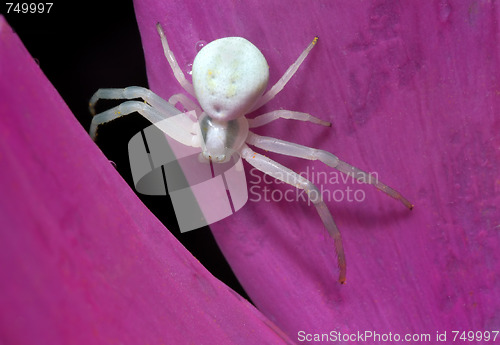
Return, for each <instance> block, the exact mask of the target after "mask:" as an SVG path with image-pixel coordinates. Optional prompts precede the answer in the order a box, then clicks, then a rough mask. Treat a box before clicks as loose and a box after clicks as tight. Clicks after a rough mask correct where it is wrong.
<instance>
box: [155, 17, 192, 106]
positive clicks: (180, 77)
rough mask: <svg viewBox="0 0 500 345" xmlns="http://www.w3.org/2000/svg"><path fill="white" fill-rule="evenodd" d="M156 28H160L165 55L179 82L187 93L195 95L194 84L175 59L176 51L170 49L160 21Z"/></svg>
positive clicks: (159, 32)
mask: <svg viewBox="0 0 500 345" xmlns="http://www.w3.org/2000/svg"><path fill="white" fill-rule="evenodd" d="M156 30H158V34H159V35H160V39H161V45H162V47H163V53H164V54H165V57H166V58H167V61H168V63H169V64H170V67H171V68H172V71H173V72H174V76H175V79H177V81H178V82H179V84H181V86H182V88H183V89H184V90H186V92H187V93H189V94H190V95H191V96H195V94H194V88H193V85H191V83H190V82H189V81H188V80H187V79H186V76H185V75H184V72H182V69H181V68H180V67H179V64H178V63H177V60H176V59H175V56H174V53H173V52H172V51H171V50H170V47H169V45H168V42H167V37H166V36H165V33H164V32H163V28H162V27H161V24H160V23H156Z"/></svg>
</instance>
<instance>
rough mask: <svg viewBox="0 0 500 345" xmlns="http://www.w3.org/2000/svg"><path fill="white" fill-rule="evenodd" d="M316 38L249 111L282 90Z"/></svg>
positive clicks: (316, 40)
mask: <svg viewBox="0 0 500 345" xmlns="http://www.w3.org/2000/svg"><path fill="white" fill-rule="evenodd" d="M318 39H319V37H318V36H316V37H314V39H313V40H312V42H311V43H310V44H309V45H308V46H307V48H306V49H305V50H304V51H303V52H302V54H300V55H299V57H298V58H297V60H296V61H295V62H294V63H293V64H292V65H291V66H290V67H288V69H287V70H286V72H285V73H284V74H283V76H282V77H281V78H280V80H278V81H277V82H276V84H274V85H273V87H272V88H271V89H270V90H269V91H267V92H266V93H265V94H264V95H262V97H261V98H260V99H259V101H257V103H256V104H255V106H254V107H253V108H252V110H251V111H250V112H252V111H254V110H257V109H259V108H260V107H262V106H263V105H264V104H266V103H267V102H269V101H270V100H272V99H273V98H274V97H275V96H276V95H277V94H278V93H279V92H280V91H281V90H283V88H284V87H285V85H286V84H287V83H288V81H289V80H290V78H292V77H293V75H294V74H295V73H296V72H297V70H298V69H299V67H300V65H301V64H302V63H303V62H304V60H305V58H306V57H307V55H309V52H310V51H311V50H312V49H313V48H314V46H315V45H316V43H317V42H318Z"/></svg>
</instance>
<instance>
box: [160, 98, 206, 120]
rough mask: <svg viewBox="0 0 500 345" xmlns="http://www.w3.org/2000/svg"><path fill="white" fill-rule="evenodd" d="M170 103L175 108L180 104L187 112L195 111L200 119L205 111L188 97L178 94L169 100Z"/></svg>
mask: <svg viewBox="0 0 500 345" xmlns="http://www.w3.org/2000/svg"><path fill="white" fill-rule="evenodd" d="M168 103H170V104H172V105H173V106H174V107H175V106H176V105H177V103H180V104H181V105H182V106H183V107H184V108H185V109H186V110H194V111H196V117H199V116H200V115H201V113H202V112H203V110H201V108H200V107H199V106H198V105H197V104H196V103H195V102H193V101H192V100H191V99H190V98H189V97H188V96H186V95H184V94H182V93H178V94H175V95H173V96H172V97H170V98H169V99H168Z"/></svg>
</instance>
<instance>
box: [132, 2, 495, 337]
mask: <svg viewBox="0 0 500 345" xmlns="http://www.w3.org/2000/svg"><path fill="white" fill-rule="evenodd" d="M135 6H136V14H137V19H138V23H139V28H140V30H141V35H142V38H143V44H144V50H145V54H146V62H147V68H148V77H149V82H150V86H151V88H152V89H153V90H154V91H156V92H158V93H159V94H160V95H162V96H163V97H166V98H168V97H169V96H170V95H172V94H174V93H178V92H181V91H182V90H181V88H180V87H179V85H178V83H177V82H176V80H175V79H174V77H173V75H172V73H171V71H170V68H169V66H168V64H167V62H166V61H165V59H164V57H163V53H162V50H161V45H160V42H159V38H158V35H157V33H156V31H155V23H156V22H158V21H160V22H161V23H162V25H163V27H164V30H165V32H166V35H167V37H168V38H169V41H170V45H171V48H172V49H173V51H174V53H175V55H176V57H177V59H178V60H179V62H180V65H181V66H187V65H188V64H189V63H190V62H192V60H193V58H194V56H195V54H196V50H195V48H194V45H195V43H196V42H197V41H199V40H206V41H211V40H213V39H216V38H220V37H225V36H243V37H245V38H247V39H249V40H250V41H252V42H253V43H254V44H255V45H256V46H257V47H259V48H260V49H261V50H262V52H263V53H264V55H265V56H266V58H267V59H268V63H269V66H270V71H271V84H272V83H274V82H275V81H276V80H278V78H279V77H280V76H281V75H282V74H283V73H284V71H285V70H286V69H287V67H288V66H289V65H290V64H291V63H292V62H293V61H294V60H295V59H296V58H297V56H298V55H299V54H300V52H301V51H302V50H303V49H304V48H305V47H306V46H307V44H308V43H309V42H310V41H311V39H312V38H313V37H314V36H315V35H319V37H320V40H319V43H318V44H317V46H316V47H315V48H314V50H313V51H312V53H311V55H310V57H308V59H307V61H306V62H305V64H304V65H303V66H302V67H301V68H300V70H299V71H298V73H297V75H296V76H294V77H293V79H292V80H291V81H290V83H289V84H288V85H287V86H286V88H285V89H284V90H283V91H282V93H280V94H279V95H278V96H277V97H276V99H275V100H273V101H271V102H270V103H269V104H268V105H267V106H266V107H264V108H262V109H261V110H260V111H259V112H265V111H266V110H267V111H270V110H275V109H280V108H284V109H290V110H296V111H304V112H309V113H311V114H313V115H315V116H318V117H321V118H322V119H324V120H329V121H331V122H332V123H333V127H332V128H322V127H318V126H314V125H310V124H303V123H294V122H293V121H285V120H282V121H277V122H275V123H273V124H271V125H268V126H267V127H265V128H263V129H262V130H259V131H258V133H260V134H266V135H271V136H275V137H278V138H281V139H288V140H291V141H294V142H298V143H301V144H304V145H308V146H313V147H317V148H321V149H325V150H328V151H332V152H334V153H335V154H337V155H338V156H339V157H340V158H341V159H344V160H346V161H347V162H349V163H352V164H353V165H355V166H357V167H359V168H361V169H364V170H367V171H370V172H376V173H377V174H378V176H379V178H380V179H381V180H382V181H384V182H386V183H388V184H389V185H391V186H393V187H394V188H396V189H397V190H399V191H401V192H402V193H403V194H405V195H406V196H407V197H408V198H409V199H410V200H411V201H412V202H413V203H414V204H415V209H414V211H413V212H409V211H408V210H406V209H405V208H404V207H403V206H402V205H400V204H398V203H397V202H395V201H394V200H392V199H390V198H389V197H387V196H385V195H384V194H383V193H380V192H377V191H376V190H374V189H373V188H370V187H369V186H362V185H358V184H357V183H354V184H353V183H350V184H348V186H350V188H351V189H353V190H361V191H363V192H364V193H365V199H364V200H363V201H362V202H355V201H353V202H349V201H347V200H346V199H347V191H346V189H345V188H346V186H345V185H344V184H342V183H324V181H322V183H318V184H319V185H322V186H323V188H324V189H325V190H326V192H325V193H327V194H329V195H330V196H332V198H333V197H335V196H337V199H340V196H341V195H342V194H340V192H337V194H336V195H335V194H333V193H334V192H335V191H336V190H340V191H343V192H344V199H343V200H341V201H339V202H336V201H335V200H331V201H329V202H328V203H327V204H328V206H329V208H330V209H331V211H332V213H333V215H334V218H335V220H336V222H337V224H338V226H339V228H340V230H341V232H342V234H343V239H344V245H345V251H346V255H347V264H348V276H347V284H346V285H345V286H340V285H339V284H338V283H337V282H336V280H337V275H338V272H337V269H336V257H335V254H334V251H333V244H332V241H331V240H330V239H325V236H326V235H325V230H324V228H323V226H322V224H321V222H320V220H319V217H318V216H317V214H316V212H315V210H314V209H313V207H312V206H308V205H307V202H304V201H298V202H296V201H295V200H294V201H293V202H287V201H285V200H281V201H280V202H272V201H271V202H266V201H264V200H260V201H259V202H252V201H249V202H248V203H247V205H246V206H245V207H244V208H243V209H242V210H241V211H239V212H238V213H237V214H235V215H234V216H232V217H230V218H228V219H226V220H224V221H221V222H219V223H216V224H214V225H212V226H211V229H212V231H213V233H214V235H215V237H216V239H217V241H218V243H219V245H220V247H221V249H222V250H223V252H224V255H225V256H226V258H227V259H228V261H229V262H230V264H231V266H232V268H233V270H234V271H235V273H236V275H237V276H238V279H239V280H240V282H241V283H242V285H243V286H244V288H245V290H246V291H247V293H248V294H249V295H250V297H251V298H252V300H253V301H254V303H255V304H256V305H257V307H258V308H259V309H260V310H261V311H262V312H263V313H264V314H265V315H267V316H268V317H269V318H270V319H271V320H273V321H274V322H276V324H277V325H278V326H279V327H280V328H281V329H283V330H284V331H285V332H286V333H287V334H288V335H289V336H290V337H292V338H296V339H297V336H298V332H299V331H300V330H302V331H305V332H308V333H327V332H329V331H331V330H336V331H341V332H348V333H351V332H356V331H360V332H364V331H366V330H373V331H376V332H379V333H388V332H392V333H393V334H394V333H399V334H400V335H402V336H403V335H404V334H406V333H428V334H430V335H431V336H432V337H433V338H432V339H435V336H436V332H437V331H438V332H444V331H448V337H447V341H448V342H451V341H452V337H453V334H451V331H452V330H497V329H498V328H499V327H500V260H499V259H500V250H499V248H500V236H499V229H500V212H499V209H498V205H500V193H499V191H500V177H499V176H500V175H499V163H498V162H499V158H500V154H499V150H500V121H499V120H498V114H499V113H500V96H499V95H500V85H499V84H500V83H499V75H500V74H499V64H500V61H499V54H500V51H499V50H498V47H499V42H498V37H499V36H498V33H499V31H498V21H499V20H500V18H499V17H500V11H499V9H498V6H495V4H494V3H493V2H476V1H465V2H464V1H462V2H454V3H449V2H447V1H439V2H438V1H435V2H432V3H431V2H425V3H424V2H418V3H417V2H414V3H413V2H412V3H409V2H408V3H405V5H404V6H402V5H400V4H399V3H398V2H392V1H358V2H355V3H352V2H345V3H340V2H332V1H326V0H325V1H314V2H294V3H293V5H291V4H290V3H288V2H281V3H276V2H262V1H244V2H227V1H218V2H214V1H211V2H201V3H200V2H196V3H194V2H192V3H187V4H186V3H185V2H172V1H161V2H160V1H155V0H136V1H135ZM186 69H187V68H186ZM495 117H496V118H495ZM269 156H270V157H271V158H275V159H276V160H278V161H279V162H281V163H283V164H285V165H287V166H288V167H290V168H292V169H294V170H295V171H299V172H306V173H307V176H308V177H310V178H311V177H313V178H314V179H316V180H318V179H321V178H324V175H320V174H319V173H320V172H322V173H323V172H326V173H327V174H331V172H332V170H331V169H329V168H328V167H326V166H325V165H323V164H320V163H310V162H309V161H304V160H299V159H295V158H288V157H283V156H278V155H274V154H269ZM307 167H309V168H307ZM248 168H249V166H248V165H247V169H248ZM307 169H309V170H307ZM313 169H314V171H313ZM333 174H334V173H333ZM261 176H262V175H261V174H260V173H251V172H250V171H249V172H248V174H247V178H248V182H249V187H252V186H257V187H255V188H256V189H254V191H256V192H258V195H260V196H261V197H263V194H262V193H263V188H264V187H268V188H269V190H270V191H272V190H276V191H278V192H280V193H281V194H279V193H278V192H275V196H276V197H277V198H279V196H280V195H281V197H282V198H284V194H283V193H284V192H285V191H287V190H289V189H290V188H289V187H288V186H283V185H282V184H277V183H272V182H269V183H267V182H264V181H261ZM328 176H329V177H330V176H332V175H328ZM333 176H335V175H333ZM271 180H272V179H266V181H271ZM259 182H260V183H259ZM358 193H359V194H358V197H359V196H360V195H362V194H361V192H358ZM289 195H290V194H289ZM254 197H255V195H254ZM352 197H353V196H352ZM250 198H252V193H251V195H250ZM294 198H295V197H294ZM298 199H300V198H298Z"/></svg>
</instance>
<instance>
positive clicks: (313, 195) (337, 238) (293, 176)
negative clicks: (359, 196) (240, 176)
mask: <svg viewBox="0 0 500 345" xmlns="http://www.w3.org/2000/svg"><path fill="white" fill-rule="evenodd" d="M241 156H242V158H243V159H245V160H246V161H247V162H248V163H249V164H250V165H252V166H253V167H254V168H256V169H258V170H260V171H262V172H263V173H265V174H267V175H270V176H272V177H274V178H276V179H278V180H281V181H283V182H285V183H288V184H289V185H292V186H294V187H296V188H299V189H303V190H305V192H306V193H307V196H308V197H309V200H311V202H312V203H313V204H314V206H315V207H316V211H317V212H318V214H319V216H320V218H321V221H322V222H323V225H324V226H325V228H326V229H327V231H328V233H329V234H330V236H331V237H332V238H333V241H334V245H335V252H336V254H337V262H338V267H339V270H340V273H339V282H340V283H341V284H344V283H345V280H346V260H345V254H344V247H343V245H342V236H341V235H340V231H339V229H338V228H337V225H336V224H335V222H334V220H333V217H332V215H331V213H330V211H329V210H328V208H327V207H326V204H325V203H324V201H323V199H322V198H321V193H320V191H319V190H318V188H317V187H316V186H315V185H314V184H313V183H312V182H311V181H309V180H308V179H306V178H304V177H303V176H301V175H299V174H297V173H296V172H294V171H292V170H291V169H288V168H287V167H285V166H283V165H281V164H279V163H277V162H275V161H273V160H271V159H269V158H267V157H265V156H263V155H261V154H259V153H257V152H254V151H253V150H251V149H250V148H249V147H248V146H247V145H243V147H242V149H241Z"/></svg>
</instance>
